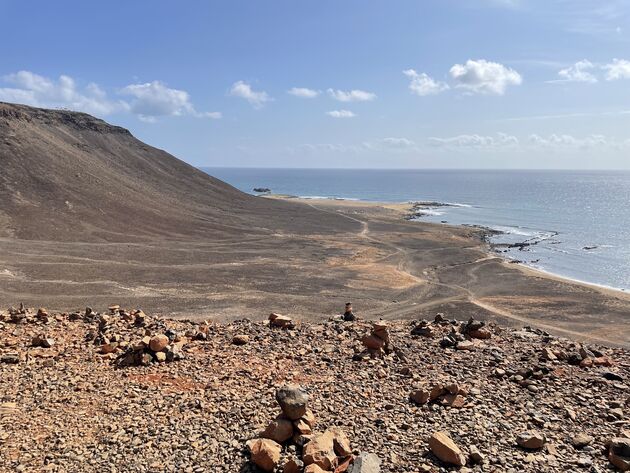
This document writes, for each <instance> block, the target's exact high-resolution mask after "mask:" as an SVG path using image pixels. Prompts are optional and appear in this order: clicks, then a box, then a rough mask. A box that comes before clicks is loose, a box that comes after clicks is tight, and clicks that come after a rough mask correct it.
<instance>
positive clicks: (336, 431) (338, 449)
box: [328, 427, 352, 457]
mask: <svg viewBox="0 0 630 473" xmlns="http://www.w3.org/2000/svg"><path fill="white" fill-rule="evenodd" d="M328 431H329V432H330V433H332V435H333V450H334V451H335V453H336V454H337V456H339V457H347V456H349V455H352V448H351V447H350V440H349V439H348V436H347V435H346V434H345V432H344V431H343V430H341V429H340V428H339V427H331V428H330V429H328Z"/></svg>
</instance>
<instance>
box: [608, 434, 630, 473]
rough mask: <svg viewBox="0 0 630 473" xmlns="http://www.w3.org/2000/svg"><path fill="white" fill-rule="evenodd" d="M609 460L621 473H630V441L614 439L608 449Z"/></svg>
mask: <svg viewBox="0 0 630 473" xmlns="http://www.w3.org/2000/svg"><path fill="white" fill-rule="evenodd" d="M608 460H609V461H610V463H612V464H613V465H614V466H615V467H617V468H618V469H619V470H621V471H630V439H627V438H621V437H619V438H614V439H612V441H611V442H610V447H609V449H608Z"/></svg>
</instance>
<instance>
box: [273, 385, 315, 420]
mask: <svg viewBox="0 0 630 473" xmlns="http://www.w3.org/2000/svg"><path fill="white" fill-rule="evenodd" d="M276 401H278V404H280V408H281V409H282V412H283V413H284V415H285V416H287V417H288V418H289V419H291V420H298V419H299V418H301V417H302V416H303V415H304V414H306V406H307V404H308V394H306V391H304V389H302V388H301V387H300V386H296V385H287V386H283V387H281V388H280V389H278V391H277V392H276Z"/></svg>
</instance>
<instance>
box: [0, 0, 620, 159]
mask: <svg viewBox="0 0 630 473" xmlns="http://www.w3.org/2000/svg"><path fill="white" fill-rule="evenodd" d="M0 17H1V18H2V19H3V22H2V23H3V37H4V38H5V40H4V41H2V42H0V58H2V61H1V62H0V100H3V101H14V102H21V103H28V104H31V105H37V106H44V107H64V108H70V109H76V110H82V111H86V112H89V113H92V114H94V115H97V116H99V117H102V118H104V119H106V120H108V121H110V122H112V123H115V124H119V125H122V126H124V127H126V128H129V129H130V130H131V131H132V132H133V133H134V134H135V135H136V136H137V137H138V138H140V139H141V140H143V141H146V142H148V143H149V144H152V145H154V146H157V147H159V148H163V149H166V150H167V151H169V152H171V153H173V154H174V155H176V156H178V157H179V158H181V159H184V160H186V161H188V162H190V163H192V164H195V165H198V166H254V167H351V168H353V167H365V168H379V167H385V168H393V167H400V168H425V167H428V168H608V169H629V168H630V159H629V156H630V126H629V125H630V1H627V0H624V1H619V0H617V1H615V0H611V1H607V2H602V1H595V0H477V1H474V0H435V1H429V0H414V1H412V0H400V1H398V0H397V1H376V0H370V1H366V0H361V1H359V0H343V1H341V0H318V1H300V0H269V1H264V0H250V1H243V0H226V1H189V2H175V1H161V0H152V1H143V0H137V1H126V2H122V1H115V0H114V1H108V2H85V1H68V0H60V1H57V2H44V1H39V2H35V1H29V0H19V1H18V0H15V1H13V0H0Z"/></svg>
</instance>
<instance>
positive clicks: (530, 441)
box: [516, 430, 547, 450]
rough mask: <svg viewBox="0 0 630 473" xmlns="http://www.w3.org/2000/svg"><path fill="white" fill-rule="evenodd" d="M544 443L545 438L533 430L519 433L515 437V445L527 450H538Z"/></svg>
mask: <svg viewBox="0 0 630 473" xmlns="http://www.w3.org/2000/svg"><path fill="white" fill-rule="evenodd" d="M546 441H547V439H546V438H545V436H544V435H543V434H541V433H540V432H537V431H535V430H532V431H526V432H521V433H520V434H518V436H517V437H516V443H517V444H518V445H519V446H520V447H522V448H525V449H527V450H538V449H540V448H542V447H543V446H544V445H545V442H546Z"/></svg>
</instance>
